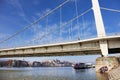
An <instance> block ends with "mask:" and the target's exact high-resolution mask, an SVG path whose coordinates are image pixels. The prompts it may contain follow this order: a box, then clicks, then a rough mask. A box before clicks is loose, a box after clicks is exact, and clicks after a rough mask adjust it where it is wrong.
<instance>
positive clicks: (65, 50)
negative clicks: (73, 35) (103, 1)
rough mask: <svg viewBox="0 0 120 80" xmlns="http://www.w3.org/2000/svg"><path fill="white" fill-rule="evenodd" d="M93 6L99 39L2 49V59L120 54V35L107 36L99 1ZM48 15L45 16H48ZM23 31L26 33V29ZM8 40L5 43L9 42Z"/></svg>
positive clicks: (95, 1)
mask: <svg viewBox="0 0 120 80" xmlns="http://www.w3.org/2000/svg"><path fill="white" fill-rule="evenodd" d="M67 1H69V0H67ZM64 4H65V3H64ZM92 5H93V6H92V10H93V13H94V17H95V22H96V29H97V35H98V37H97V38H91V39H86V40H78V41H71V42H65V43H56V44H48V45H37V46H26V47H15V48H8V49H0V57H22V56H64V55H86V54H98V53H102V54H101V55H102V56H107V55H108V53H119V52H120V36H119V35H115V36H106V33H105V29H104V24H103V20H102V16H101V11H100V7H99V3H98V0H92ZM61 6H62V5H60V6H59V7H61ZM59 7H57V8H55V9H53V10H52V11H54V10H56V9H58V8H59ZM52 11H51V12H52ZM51 12H50V13H51ZM85 13H86V12H85ZM85 13H83V14H81V15H77V18H79V17H80V16H82V15H84V14H85ZM48 14H49V13H48ZM48 14H46V15H45V16H47V15H48ZM43 17H44V16H43ZM40 19H41V18H40ZM73 20H74V19H72V20H70V22H72V21H73ZM37 21H38V20H37ZM37 21H36V22H37ZM36 22H33V23H32V24H31V25H33V24H35V23H36ZM31 25H30V26H31ZM28 27H29V26H28ZM28 27H26V28H25V29H27V28H28ZM22 31H24V29H23V30H22ZM19 33H20V32H18V33H16V34H14V35H12V36H11V37H9V38H7V39H10V38H12V37H14V36H15V35H17V34H19ZM42 37H44V36H42ZM7 39H6V40H5V41H7Z"/></svg>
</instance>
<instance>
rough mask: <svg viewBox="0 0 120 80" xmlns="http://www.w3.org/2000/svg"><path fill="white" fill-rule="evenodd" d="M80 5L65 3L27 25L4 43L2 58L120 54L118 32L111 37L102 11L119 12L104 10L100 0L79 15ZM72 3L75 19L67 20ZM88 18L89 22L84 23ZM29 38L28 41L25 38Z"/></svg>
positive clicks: (92, 3) (116, 11)
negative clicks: (68, 9) (66, 8)
mask: <svg viewBox="0 0 120 80" xmlns="http://www.w3.org/2000/svg"><path fill="white" fill-rule="evenodd" d="M78 2H79V1H78V0H75V1H71V0H66V1H65V2H63V3H62V4H60V5H59V6H57V7H56V8H54V9H52V10H49V11H47V12H46V13H45V14H44V15H43V16H41V17H39V18H38V19H36V20H35V21H34V22H32V23H30V24H29V25H28V26H25V27H24V28H23V29H21V30H19V31H18V32H16V33H15V34H13V35H10V36H8V37H7V38H5V39H3V40H1V41H0V44H1V46H0V47H1V49H0V57H21V56H63V55H81V54H98V53H102V55H103V56H107V55H108V53H119V52H120V35H119V33H118V32H119V31H118V32H113V33H112V34H110V35H108V34H107V33H106V31H105V26H104V24H103V19H102V15H101V10H104V11H109V12H112V13H116V14H118V15H119V14H120V10H116V9H111V8H106V7H101V6H100V5H99V3H98V0H96V1H94V0H91V6H90V8H87V9H86V10H83V11H81V12H79V3H78ZM69 4H70V5H71V4H72V6H73V5H74V8H72V7H70V9H71V11H73V10H74V11H73V14H72V15H73V17H72V18H68V19H67V21H65V19H66V16H71V13H69V12H71V11H64V7H66V6H67V7H69V6H70V5H69ZM51 15H53V16H51ZM85 16H86V17H87V19H88V20H89V21H86V20H85V18H86V17H85ZM118 17H119V16H118ZM92 18H93V19H92ZM52 20H54V22H55V23H54V24H52V22H53V21H52ZM93 21H94V22H93ZM111 23H112V22H111ZM43 26H44V27H43ZM36 27H37V28H36ZM32 29H34V32H36V33H37V34H35V35H34V38H33V37H32V36H30V35H32V34H33V33H34V32H32V31H31V30H32ZM27 37H29V38H28V39H26V38H27ZM31 37H32V38H31ZM11 43H12V44H11Z"/></svg>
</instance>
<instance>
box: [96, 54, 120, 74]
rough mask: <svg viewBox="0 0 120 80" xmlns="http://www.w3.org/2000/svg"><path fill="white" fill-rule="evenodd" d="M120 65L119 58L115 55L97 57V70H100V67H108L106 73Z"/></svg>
mask: <svg viewBox="0 0 120 80" xmlns="http://www.w3.org/2000/svg"><path fill="white" fill-rule="evenodd" d="M118 66H119V60H118V58H117V57H115V56H109V57H99V58H97V59H96V72H100V68H102V67H107V70H106V71H105V73H108V72H109V71H110V70H112V69H114V68H117V67H118Z"/></svg>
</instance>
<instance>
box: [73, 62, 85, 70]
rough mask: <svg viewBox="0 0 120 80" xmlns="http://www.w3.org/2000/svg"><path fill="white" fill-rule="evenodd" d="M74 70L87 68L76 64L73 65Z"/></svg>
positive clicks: (82, 64) (81, 64) (83, 64)
mask: <svg viewBox="0 0 120 80" xmlns="http://www.w3.org/2000/svg"><path fill="white" fill-rule="evenodd" d="M73 68H74V69H87V66H86V64H85V63H76V64H74V65H73Z"/></svg>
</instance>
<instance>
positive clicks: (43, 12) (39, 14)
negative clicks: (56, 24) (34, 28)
mask: <svg viewBox="0 0 120 80" xmlns="http://www.w3.org/2000/svg"><path fill="white" fill-rule="evenodd" d="M50 10H51V9H50V8H47V9H45V10H44V11H41V12H39V13H36V16H38V17H41V16H43V15H45V14H46V13H47V12H49V11H50Z"/></svg>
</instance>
